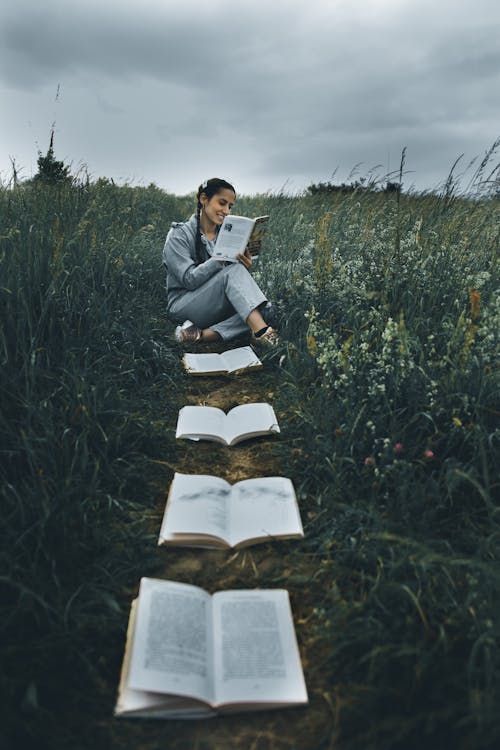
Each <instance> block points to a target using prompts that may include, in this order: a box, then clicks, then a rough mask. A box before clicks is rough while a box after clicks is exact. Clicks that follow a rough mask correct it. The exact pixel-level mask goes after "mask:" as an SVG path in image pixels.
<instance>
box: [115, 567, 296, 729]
mask: <svg viewBox="0 0 500 750" xmlns="http://www.w3.org/2000/svg"><path fill="white" fill-rule="evenodd" d="M307 700H308V698H307V690H306V686H305V682H304V676H303V673H302V665H301V662H300V655H299V650H298V647H297V641H296V638H295V630H294V626H293V619H292V612H291V608H290V602H289V598H288V592H287V591H285V590H283V589H268V590H265V589H263V590H259V589H257V590H241V591H237V590H235V591H220V592H218V593H216V594H214V595H213V596H210V594H208V593H207V592H206V591H204V590H203V589H201V588H199V587H198V586H192V585H191V584H186V583H176V582H173V581H164V580H158V579H154V578H142V579H141V584H140V588H139V596H138V598H137V599H136V600H135V602H134V603H133V605H132V608H131V614H130V620H129V628H128V632H127V644H126V647H125V657H124V660H123V666H122V672H121V677H120V684H119V688H118V700H117V704H116V707H115V715H116V716H125V717H127V716H128V717H137V718H158V719H164V718H193V719H195V718H205V717H207V716H213V715H215V714H216V713H235V712H238V711H257V710H262V709H267V708H284V707H286V706H297V705H301V704H305V703H307Z"/></svg>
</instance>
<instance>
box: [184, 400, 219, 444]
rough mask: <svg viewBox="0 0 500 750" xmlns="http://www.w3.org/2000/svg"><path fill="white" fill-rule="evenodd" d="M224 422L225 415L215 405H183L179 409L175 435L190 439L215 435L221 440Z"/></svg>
mask: <svg viewBox="0 0 500 750" xmlns="http://www.w3.org/2000/svg"><path fill="white" fill-rule="evenodd" d="M225 422H226V415H225V414H224V412H223V411H222V409H217V408H216V407H215V406H183V407H182V409H181V410H180V411H179V417H178V420H177V430H176V433H175V437H177V438H179V437H183V438H189V439H190V440H199V439H200V438H203V437H208V438H211V437H215V438H220V439H221V440H222V441H223V440H224V439H225V438H224V433H225Z"/></svg>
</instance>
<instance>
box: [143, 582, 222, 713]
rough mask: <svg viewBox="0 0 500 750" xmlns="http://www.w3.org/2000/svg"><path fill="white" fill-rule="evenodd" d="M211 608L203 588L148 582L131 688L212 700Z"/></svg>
mask: <svg viewBox="0 0 500 750" xmlns="http://www.w3.org/2000/svg"><path fill="white" fill-rule="evenodd" d="M211 610H212V603H211V597H210V595H209V594H207V593H206V592H205V591H203V589H200V588H198V587H197V586H191V585H189V584H184V583H176V582H173V581H162V580H158V579H154V578H142V579H141V585H140V589H139V598H138V603H137V620H136V630H135V638H134V644H133V650H132V655H131V658H130V671H129V679H128V686H129V688H131V689H132V690H147V691H149V692H153V693H173V694H176V695H185V696H191V697H193V698H199V699H200V700H204V701H207V702H212V701H213V697H214V695H213V693H214V691H213V652H212V638H213V635H212V612H211Z"/></svg>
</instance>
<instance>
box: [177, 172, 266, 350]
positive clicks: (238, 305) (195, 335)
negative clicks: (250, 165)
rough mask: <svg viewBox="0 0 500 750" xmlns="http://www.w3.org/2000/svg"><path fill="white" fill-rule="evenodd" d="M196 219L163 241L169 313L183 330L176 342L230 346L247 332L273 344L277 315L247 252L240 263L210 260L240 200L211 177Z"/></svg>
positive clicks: (226, 185)
mask: <svg viewBox="0 0 500 750" xmlns="http://www.w3.org/2000/svg"><path fill="white" fill-rule="evenodd" d="M196 197H197V207H196V214H193V216H192V217H191V218H190V219H189V221H186V222H181V223H174V224H172V227H171V229H170V231H169V233H168V235H167V238H166V240H165V246H164V248H163V264H164V266H165V268H166V272H167V311H168V315H169V317H170V319H171V320H172V321H173V322H175V323H178V324H179V325H178V326H177V328H176V329H175V337H176V339H177V340H178V341H180V342H184V343H189V342H195V341H206V342H209V341H217V340H220V339H222V340H227V339H232V338H236V337H238V336H241V335H242V334H244V333H248V332H249V331H250V332H251V333H252V335H253V337H254V338H255V340H256V341H261V342H262V343H275V341H276V340H277V334H276V331H275V330H274V328H273V327H272V325H271V324H272V323H273V316H274V310H273V308H272V306H271V305H270V303H269V302H268V300H267V298H266V296H265V294H264V293H263V292H262V291H261V289H260V288H259V286H258V284H257V283H256V282H255V280H254V279H253V278H252V276H251V274H250V269H251V267H252V256H251V254H250V251H249V248H248V247H247V248H246V249H245V252H244V253H240V254H239V255H238V256H237V259H238V262H237V263H224V262H221V261H219V260H216V259H212V254H213V251H214V245H215V240H216V239H217V234H218V232H219V229H220V226H221V224H222V222H223V221H224V218H225V217H226V216H227V215H228V214H229V213H230V212H231V209H232V207H233V205H234V202H235V200H236V192H235V190H234V187H233V186H232V185H231V184H230V183H229V182H226V180H222V179H219V178H218V177H213V178H212V179H210V180H207V182H204V183H203V184H202V185H200V187H199V188H198V192H197V196H196Z"/></svg>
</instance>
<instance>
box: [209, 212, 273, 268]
mask: <svg viewBox="0 0 500 750" xmlns="http://www.w3.org/2000/svg"><path fill="white" fill-rule="evenodd" d="M268 221H269V216H257V217H256V218H255V219H249V218H248V217H246V216H233V215H229V216H226V217H225V218H224V221H223V222H222V224H221V227H220V229H219V233H218V235H217V239H216V241H215V247H214V252H213V255H212V258H215V259H216V260H225V261H230V262H235V261H237V260H238V258H237V257H236V256H237V255H238V253H243V252H245V248H246V246H247V245H248V246H249V250H250V254H251V255H252V257H253V258H256V257H257V256H258V254H259V251H260V245H261V242H262V239H263V237H264V235H265V233H266V228H267V222H268Z"/></svg>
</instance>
